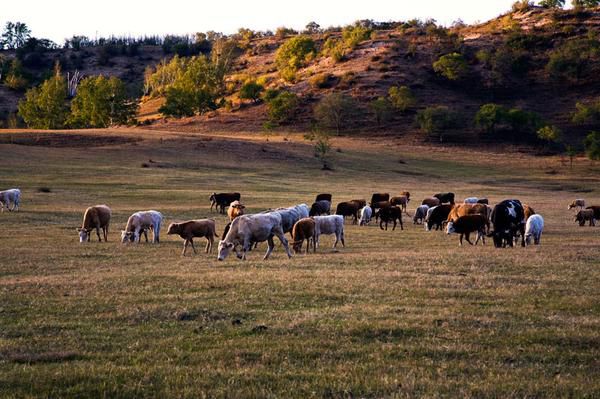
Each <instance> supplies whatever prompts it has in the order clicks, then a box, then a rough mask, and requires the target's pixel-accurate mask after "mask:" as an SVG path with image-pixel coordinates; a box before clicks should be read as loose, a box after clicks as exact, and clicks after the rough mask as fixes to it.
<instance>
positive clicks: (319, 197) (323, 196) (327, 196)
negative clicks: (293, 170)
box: [315, 193, 333, 204]
mask: <svg viewBox="0 0 600 399" xmlns="http://www.w3.org/2000/svg"><path fill="white" fill-rule="evenodd" d="M332 198H333V196H332V195H331V194H327V193H324V194H318V195H317V198H315V202H319V201H329V203H330V204H331V199H332Z"/></svg>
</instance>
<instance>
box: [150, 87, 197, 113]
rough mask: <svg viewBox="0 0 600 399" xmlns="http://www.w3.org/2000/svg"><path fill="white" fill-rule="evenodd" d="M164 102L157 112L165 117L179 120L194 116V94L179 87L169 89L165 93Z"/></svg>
mask: <svg viewBox="0 0 600 399" xmlns="http://www.w3.org/2000/svg"><path fill="white" fill-rule="evenodd" d="M165 98H166V101H165V103H164V104H163V105H162V106H161V107H160V108H159V111H160V112H162V113H163V114H164V115H167V116H174V117H176V118H181V117H184V116H193V115H194V114H195V112H196V111H195V103H196V99H195V97H194V93H193V92H192V91H190V90H185V89H182V88H179V87H169V88H168V89H167V92H166V93H165Z"/></svg>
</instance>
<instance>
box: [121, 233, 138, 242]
mask: <svg viewBox="0 0 600 399" xmlns="http://www.w3.org/2000/svg"><path fill="white" fill-rule="evenodd" d="M134 241H135V234H134V233H133V231H125V230H121V243H122V244H125V243H128V242H134Z"/></svg>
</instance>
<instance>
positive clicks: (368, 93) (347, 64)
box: [0, 7, 600, 142]
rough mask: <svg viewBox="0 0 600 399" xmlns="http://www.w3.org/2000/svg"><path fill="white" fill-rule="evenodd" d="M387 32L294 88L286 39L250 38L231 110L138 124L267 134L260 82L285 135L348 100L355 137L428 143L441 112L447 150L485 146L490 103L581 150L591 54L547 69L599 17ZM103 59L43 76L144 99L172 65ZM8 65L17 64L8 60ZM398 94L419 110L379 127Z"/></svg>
mask: <svg viewBox="0 0 600 399" xmlns="http://www.w3.org/2000/svg"><path fill="white" fill-rule="evenodd" d="M388 25H390V26H391V27H392V28H393V29H385V28H386V27H387V26H386V24H382V25H380V26H378V27H376V28H375V29H374V30H373V34H372V35H371V37H370V38H369V39H368V40H365V41H362V42H360V43H359V44H358V45H357V46H356V47H355V48H353V50H352V51H350V52H349V53H348V54H347V55H346V56H345V57H344V59H343V60H341V61H339V62H336V61H335V60H334V59H332V57H326V56H322V55H319V56H317V57H315V58H314V59H313V60H311V61H310V62H309V63H308V64H307V65H306V66H304V67H303V68H301V69H300V70H299V71H298V72H297V74H296V80H295V82H294V83H289V82H286V81H284V80H283V79H282V78H281V76H280V73H279V72H278V70H277V67H276V65H275V53H276V51H277V49H278V48H279V47H280V46H281V44H282V43H283V42H284V41H285V40H286V39H287V38H285V37H281V36H278V35H271V36H266V37H265V36H261V37H258V38H254V39H252V40H249V41H248V43H246V44H245V46H244V47H245V48H244V51H243V53H242V54H241V55H240V56H239V57H238V58H237V59H236V61H235V64H234V66H233V68H232V71H231V72H230V74H229V75H228V76H227V78H226V82H227V84H226V87H227V93H226V96H227V98H228V99H229V100H231V103H232V107H228V108H227V109H225V108H221V109H219V110H217V111H214V112H209V113H207V114H204V115H201V116H195V117H190V118H183V119H171V118H169V119H165V118H162V117H161V115H160V114H158V111H157V110H158V108H159V106H160V104H161V103H162V100H161V99H156V98H154V99H148V98H144V99H143V100H142V101H141V107H140V113H139V114H140V119H141V120H144V121H145V120H148V122H146V123H152V124H151V125H150V126H149V127H150V128H152V127H154V128H159V129H162V128H164V127H165V126H168V127H170V128H176V129H180V130H189V131H197V130H229V129H232V128H236V127H238V128H239V127H243V128H244V129H245V130H255V131H259V130H262V129H263V128H262V126H263V123H264V122H265V121H266V105H265V104H264V103H261V102H258V103H256V104H254V103H249V102H244V101H240V100H239V98H238V97H237V92H238V90H239V88H240V87H241V85H242V83H243V82H244V81H246V80H247V79H249V78H250V79H252V78H260V79H261V80H263V81H265V82H267V87H271V88H286V89H287V90H290V91H292V92H294V93H296V94H297V95H298V96H299V98H300V99H301V101H300V108H299V110H298V112H297V113H296V115H295V116H294V118H293V119H292V120H291V122H290V123H288V124H287V125H284V126H282V128H284V129H292V130H293V129H297V130H306V129H307V128H308V127H310V125H311V119H312V108H313V106H314V104H315V103H316V102H317V101H318V100H319V99H320V98H322V97H324V96H325V95H327V94H328V93H331V92H342V93H345V94H348V95H351V96H352V97H354V98H355V99H356V100H357V101H358V103H359V104H360V105H361V108H362V110H361V111H360V112H355V113H354V114H353V118H352V119H353V120H352V121H351V122H352V123H349V124H348V125H349V127H350V129H349V130H350V131H360V132H365V133H368V134H394V135H405V136H407V137H408V138H411V139H415V140H422V135H421V134H420V133H419V129H418V127H417V126H416V125H415V123H414V119H415V114H416V113H417V112H418V111H419V110H421V109H424V108H426V107H428V106H433V105H445V106H449V107H451V109H453V110H454V111H456V112H457V113H458V114H459V115H460V118H461V120H462V123H461V124H460V126H458V127H456V128H455V129H454V131H453V132H450V133H449V134H448V135H447V140H448V141H456V142H467V141H472V140H473V139H481V137H480V135H478V131H477V130H476V129H475V127H474V125H473V123H472V121H473V117H474V115H475V113H476V112H477V110H478V109H479V107H480V106H481V105H482V104H486V103H491V102H493V103H499V104H503V105H506V106H507V107H519V108H521V109H523V110H526V111H531V112H535V113H537V114H539V116H540V117H541V118H542V119H543V120H544V121H546V122H547V123H550V124H554V125H556V126H558V127H559V128H560V129H561V130H562V131H563V133H564V135H565V137H566V141H567V142H569V141H571V142H579V141H580V139H581V137H583V136H584V135H585V134H587V132H589V130H590V129H591V128H593V126H586V125H575V124H573V123H571V116H572V113H573V112H574V111H575V104H576V103H577V102H578V101H583V102H586V101H591V100H593V99H596V98H598V97H599V96H600V82H599V81H598V79H597V78H596V76H597V73H598V72H600V67H599V64H598V49H597V48H596V47H594V46H595V44H590V45H589V46H590V48H589V49H586V51H587V50H589V54H588V52H586V57H585V58H583V57H582V59H578V60H577V62H578V64H577V65H576V67H577V76H576V78H572V77H569V76H566V77H565V76H558V77H557V76H553V75H552V74H551V73H549V72H548V69H547V65H548V63H549V59H550V58H551V57H552V56H553V54H559V53H560V52H561V51H567V50H563V49H565V48H567V47H568V46H571V47H573V46H577V45H578V43H579V42H584V41H589V42H590V43H592V42H593V43H595V40H596V39H595V38H596V37H597V35H598V33H599V31H600V9H592V10H585V11H573V10H560V11H557V10H546V9H541V8H537V7H533V8H530V9H529V10H526V11H522V12H511V13H507V14H505V15H502V16H500V17H498V18H496V19H494V20H491V21H488V22H486V23H483V24H480V25H475V26H460V25H459V26H454V27H452V28H450V29H445V28H442V27H438V26H435V25H434V24H433V25H432V24H428V23H423V22H419V21H410V22H407V23H393V24H388ZM382 27H383V28H382ZM309 36H310V37H311V38H312V39H313V40H314V41H315V43H316V45H317V47H318V48H321V47H322V46H323V44H324V42H325V40H326V39H327V38H332V37H333V38H337V37H340V36H341V32H340V31H327V32H324V33H314V34H309ZM586 43H587V42H586ZM586 45H587V44H586ZM592 47H593V48H592ZM569 48H570V47H569ZM101 50H102V49H97V48H90V49H86V50H83V54H85V57H82V51H74V50H72V49H69V50H51V51H48V52H47V54H46V55H45V58H46V60H47V61H46V66H47V65H52V64H53V61H54V60H62V61H65V65H64V66H63V70H64V71H72V70H74V69H75V68H74V66H77V68H76V69H78V70H79V71H81V72H82V73H83V74H84V75H93V74H100V73H101V74H106V75H116V76H119V77H120V78H122V79H123V80H125V82H126V83H127V84H128V85H129V87H130V88H131V91H132V92H134V93H137V94H138V95H139V94H141V87H142V85H143V79H144V74H143V72H144V70H145V68H146V67H147V66H153V65H155V64H157V63H158V62H159V60H161V59H162V58H163V57H172V55H171V54H166V55H165V54H164V53H163V51H162V50H161V48H160V47H159V46H142V47H141V48H139V50H138V51H137V52H136V54H135V55H127V54H119V55H117V56H111V57H110V60H109V61H108V62H106V60H103V61H104V62H101V56H102V51H101ZM576 52H577V51H576ZM4 53H7V52H4ZM450 53H460V54H461V55H462V56H463V57H464V59H465V60H466V62H467V66H468V72H467V73H466V75H465V76H463V77H462V78H461V79H459V80H456V81H450V80H448V79H446V78H444V77H442V76H440V75H438V74H436V73H435V72H434V70H433V67H432V64H433V63H434V62H435V61H436V60H438V59H439V58H440V56H443V55H445V54H450ZM5 55H7V56H9V57H10V56H11V54H10V53H8V54H5ZM73 60H75V61H73ZM580 64H581V65H580ZM567 72H568V70H567ZM567 72H564V73H563V75H564V74H567ZM315 76H320V77H322V78H323V80H324V82H325V83H324V84H322V85H319V86H316V85H315V84H313V83H311V80H312V79H314V77H315ZM392 86H408V87H409V88H410V89H411V90H412V91H413V93H414V95H415V97H416V99H417V105H416V106H415V107H413V108H411V109H409V110H408V111H407V112H398V113H395V114H394V116H393V117H392V118H391V119H390V120H389V121H386V123H384V124H382V125H380V126H377V125H376V124H375V123H374V122H373V116H372V115H371V114H370V112H369V111H368V103H369V101H371V100H373V99H376V98H377V97H379V96H384V95H386V93H387V92H388V90H389V88H390V87H392ZM21 95H22V94H21V93H15V92H13V91H10V90H8V89H7V88H6V87H5V86H4V85H0V115H4V117H6V115H8V114H9V113H11V112H14V110H15V106H16V102H17V100H18V98H19V96H21Z"/></svg>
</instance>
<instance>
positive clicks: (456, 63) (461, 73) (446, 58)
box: [433, 53, 469, 81]
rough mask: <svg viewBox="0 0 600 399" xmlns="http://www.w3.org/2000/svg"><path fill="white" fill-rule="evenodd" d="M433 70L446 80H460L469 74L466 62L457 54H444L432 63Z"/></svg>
mask: <svg viewBox="0 0 600 399" xmlns="http://www.w3.org/2000/svg"><path fill="white" fill-rule="evenodd" d="M433 70H434V71H435V72H436V73H437V74H438V75H441V76H443V77H445V78H446V79H448V80H453V81H454V80H460V79H463V78H465V77H466V76H467V73H468V72H469V70H468V67H467V62H466V61H465V59H464V57H463V56H462V55H461V54H459V53H452V54H446V55H443V56H441V57H440V59H439V60H437V61H436V62H434V63H433Z"/></svg>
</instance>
